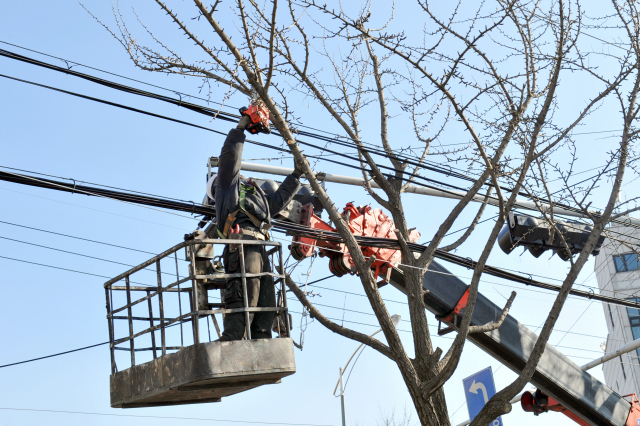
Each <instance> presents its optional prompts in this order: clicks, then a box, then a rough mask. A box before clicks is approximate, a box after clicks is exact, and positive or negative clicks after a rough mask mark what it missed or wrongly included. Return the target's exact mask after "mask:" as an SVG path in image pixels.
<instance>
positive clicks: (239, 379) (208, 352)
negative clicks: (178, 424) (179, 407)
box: [110, 338, 296, 408]
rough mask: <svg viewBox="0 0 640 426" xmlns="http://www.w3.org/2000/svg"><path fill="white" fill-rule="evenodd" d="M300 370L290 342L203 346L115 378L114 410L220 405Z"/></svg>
mask: <svg viewBox="0 0 640 426" xmlns="http://www.w3.org/2000/svg"><path fill="white" fill-rule="evenodd" d="M295 371H296V367H295V359H294V354H293V342H292V340H291V339H289V338H282V339H260V340H238V341H233V342H211V343H201V344H197V345H193V346H188V347H185V348H183V349H182V350H180V351H178V352H176V353H172V354H167V355H165V356H162V357H159V358H157V359H155V360H152V361H150V362H147V363H144V364H140V365H135V366H133V367H131V368H128V369H126V370H124V371H120V372H117V373H115V374H112V375H111V378H110V382H111V406H112V407H114V408H133V407H152V406H162V405H176V404H194V403H204V402H216V401H220V399H221V398H223V397H225V396H230V395H233V394H237V393H239V392H243V391H246V390H249V389H252V388H255V387H258V386H262V385H265V384H271V383H279V382H280V379H281V378H283V377H286V376H289V375H291V374H294V373H295Z"/></svg>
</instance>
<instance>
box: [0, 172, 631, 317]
mask: <svg viewBox="0 0 640 426" xmlns="http://www.w3.org/2000/svg"><path fill="white" fill-rule="evenodd" d="M0 179H2V180H7V181H11V182H16V183H21V184H26V185H32V186H39V187H44V188H49V189H56V190H62V191H67V192H72V193H73V192H81V193H83V194H87V195H97V196H100V197H104V198H110V199H115V200H119V201H124V202H126V203H128V204H146V205H153V206H157V207H162V208H167V209H174V210H180V211H190V212H191V213H192V214H193V213H198V214H204V215H205V216H211V217H213V216H215V209H213V208H212V207H210V206H204V205H202V206H197V205H196V204H195V203H193V204H192V205H188V204H186V203H180V202H177V201H168V200H162V199H158V198H153V197H146V196H137V195H131V194H124V193H121V192H117V191H112V190H104V189H99V188H93V187H85V186H78V185H73V186H71V184H66V183H58V182H56V181H53V180H50V179H37V178H33V177H30V176H25V175H20V174H16V173H9V172H0ZM154 210H155V209H154ZM159 211H162V210H159ZM273 225H274V229H276V230H278V231H279V232H287V233H292V234H294V235H301V236H305V237H308V238H313V239H316V240H322V241H329V242H338V243H340V242H343V239H342V237H341V236H340V234H339V233H337V232H329V231H320V230H317V229H314V228H310V227H308V226H304V225H299V224H293V223H290V222H286V221H276V220H274V221H273ZM354 238H355V239H356V241H357V242H358V244H359V245H362V246H366V247H379V248H389V249H396V250H397V249H398V248H399V245H398V241H397V240H394V239H388V238H380V237H369V236H358V235H355V236H354ZM407 246H409V248H410V249H411V250H413V251H415V252H423V251H424V250H425V247H424V246H423V245H420V244H417V243H407ZM435 257H436V258H438V259H442V260H445V261H447V262H450V263H453V264H456V265H459V266H464V267H466V268H469V269H475V267H476V263H477V262H475V261H474V260H472V259H468V258H465V257H462V256H457V255H454V254H452V253H448V252H444V251H442V250H436V252H435ZM405 266H408V265H405ZM409 267H412V266H409ZM483 273H486V274H488V275H493V276H495V277H498V278H503V279H507V280H510V281H514V282H518V283H521V284H525V285H529V286H533V287H538V288H544V289H546V290H552V291H560V289H561V287H560V286H557V285H553V284H548V283H545V282H540V281H537V280H533V278H532V277H531V276H529V277H528V278H527V277H523V276H520V275H517V274H514V273H512V272H508V271H505V270H503V269H501V268H497V267H494V266H491V265H485V266H484V268H483ZM569 292H570V294H573V295H576V296H581V297H586V298H588V299H596V300H600V301H605V302H609V303H614V304H619V305H623V306H629V307H633V308H638V307H640V304H639V303H635V302H630V301H627V300H622V299H617V298H615V297H610V296H605V295H601V294H595V293H593V292H591V293H590V292H586V291H582V290H574V289H571V290H569Z"/></svg>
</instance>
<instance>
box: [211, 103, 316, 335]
mask: <svg viewBox="0 0 640 426" xmlns="http://www.w3.org/2000/svg"><path fill="white" fill-rule="evenodd" d="M249 125H251V120H250V118H249V117H248V116H246V115H243V116H242V118H241V119H240V121H239V122H238V125H237V127H236V128H235V129H232V130H231V131H230V132H229V134H228V135H227V139H226V140H225V142H224V145H223V146H222V152H221V153H220V157H219V158H220V160H219V163H218V174H217V175H216V176H215V177H213V178H212V179H211V180H210V186H209V188H210V193H212V195H213V199H214V202H215V208H216V216H217V227H216V232H217V233H218V236H219V237H220V238H232V239H243V240H262V241H264V240H268V239H269V233H268V230H269V228H270V227H271V218H272V217H273V216H275V215H277V214H278V213H279V212H280V211H281V210H282V209H283V208H284V207H286V206H287V205H288V204H289V203H290V202H291V200H292V199H293V196H294V195H295V194H296V193H297V192H298V190H299V188H300V176H302V175H303V174H304V172H303V171H302V170H301V169H300V168H299V167H298V166H297V165H296V167H295V170H294V171H293V173H292V174H290V175H289V176H287V177H286V179H285V180H284V182H283V183H282V184H281V185H280V186H279V187H278V189H277V190H276V191H275V192H272V193H270V194H268V195H267V194H265V193H264V191H262V189H261V188H260V187H259V186H257V185H256V184H254V183H253V182H252V181H251V180H247V179H245V178H244V177H243V176H242V175H240V163H241V161H242V150H243V147H244V140H245V134H244V131H245V129H247V127H248V126H249ZM222 258H223V261H224V267H225V272H226V273H227V274H235V273H239V272H240V250H239V246H238V245H231V244H230V245H227V246H226V248H225V250H224V253H223V256H222ZM244 265H245V272H246V273H252V274H255V273H260V272H271V267H270V265H269V259H268V257H267V255H266V250H265V248H264V246H262V245H245V246H244ZM246 283H247V298H248V303H247V304H248V306H249V307H275V306H276V292H275V285H274V281H273V277H272V276H262V277H254V278H247V279H246ZM224 303H225V307H226V309H235V308H242V307H244V297H243V291H242V280H241V279H240V278H233V279H229V280H227V285H226V289H225V291H224ZM274 316H275V312H273V311H270V312H257V313H255V314H253V313H252V314H251V315H250V321H251V328H250V330H251V338H252V339H270V338H271V328H272V323H273V318H274ZM244 335H245V314H244V312H239V313H232V314H226V315H225V317H224V332H223V333H222V337H221V338H220V339H219V340H220V341H231V340H240V339H242V338H243V337H244Z"/></svg>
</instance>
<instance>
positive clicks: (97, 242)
mask: <svg viewBox="0 0 640 426" xmlns="http://www.w3.org/2000/svg"><path fill="white" fill-rule="evenodd" d="M0 223H4V224H5V225H11V226H18V227H20V228H26V229H31V230H33V231H39V232H46V233H48V234H53V235H59V236H62V237H67V238H74V239H76V240H81V241H87V242H90V243H96V244H102V245H105V246H110V247H117V248H121V249H125V250H131V251H137V252H139V253H146V254H151V255H153V256H157V255H158V253H153V252H150V251H144V250H138V249H134V248H131V247H125V246H119V245H117V244H110V243H105V242H103V241H96V240H90V239H88V238H82V237H76V236H73V235H67V234H61V233H59V232H53V231H49V230H46V229H39V228H34V227H31V226H26V225H18V224H17V223H11V222H5V221H3V220H0Z"/></svg>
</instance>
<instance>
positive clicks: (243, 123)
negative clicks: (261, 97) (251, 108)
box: [236, 115, 251, 130]
mask: <svg viewBox="0 0 640 426" xmlns="http://www.w3.org/2000/svg"><path fill="white" fill-rule="evenodd" d="M249 124H251V118H250V117H249V116H248V115H243V116H242V117H241V118H240V121H238V125H237V126H236V129H238V130H245V129H246V128H247V127H248V126H249Z"/></svg>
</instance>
